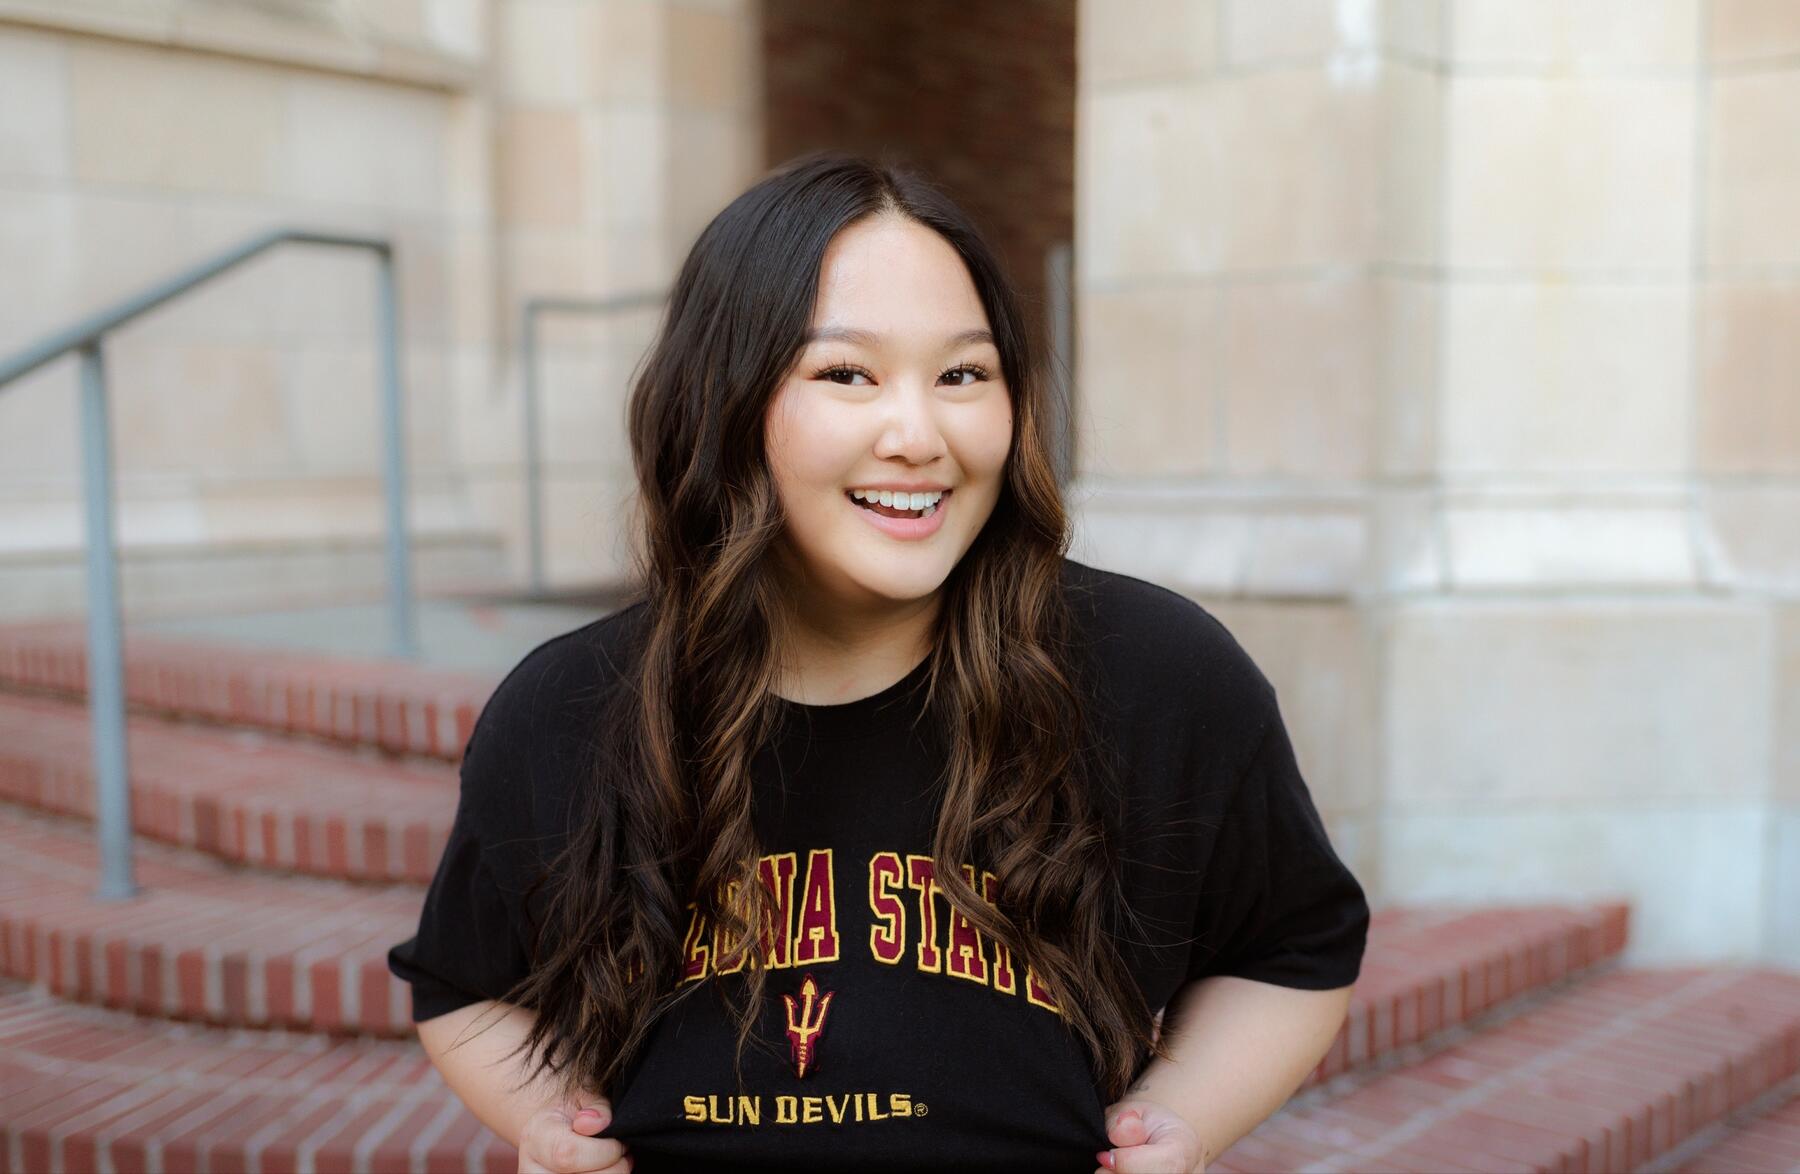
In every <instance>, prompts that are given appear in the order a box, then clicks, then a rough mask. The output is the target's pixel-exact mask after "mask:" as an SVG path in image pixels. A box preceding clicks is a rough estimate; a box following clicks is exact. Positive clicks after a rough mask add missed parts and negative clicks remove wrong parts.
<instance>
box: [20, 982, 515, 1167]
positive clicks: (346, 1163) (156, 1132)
mask: <svg viewBox="0 0 1800 1174" xmlns="http://www.w3.org/2000/svg"><path fill="white" fill-rule="evenodd" d="M518 1168H519V1156H518V1151H517V1150H516V1149H514V1148H513V1147H512V1146H510V1145H508V1144H507V1143H506V1142H505V1141H503V1140H501V1139H500V1137H499V1136H498V1135H496V1134H494V1133H493V1132H491V1131H490V1130H488V1129H487V1127H485V1126H484V1125H482V1124H481V1122H480V1121H479V1120H478V1119H477V1118H476V1117H475V1115H474V1114H472V1113H470V1112H469V1111H468V1110H467V1109H465V1108H464V1107H463V1105H462V1103H461V1102H460V1101H458V1100H457V1099H456V1096H455V1094H454V1093H452V1092H451V1091H450V1089H449V1087H448V1086H447V1085H445V1084H444V1082H443V1080H442V1078H441V1077H439V1076H438V1074H437V1071H436V1070H435V1069H434V1068H432V1066H431V1062H430V1060H429V1059H427V1058H426V1055H425V1053H424V1051H423V1050H421V1049H420V1048H419V1047H418V1046H417V1045H416V1044H413V1043H409V1042H405V1041H401V1040H374V1039H356V1038H343V1037H337V1038H333V1037H327V1036H323V1035H293V1034H289V1033H286V1032H278V1031H277V1032H269V1031H246V1030H235V1031H234V1030H226V1029H221V1028H196V1027H194V1026H192V1025H189V1024H180V1023H168V1022H161V1021H158V1020H156V1019H148V1018H144V1017H141V1016H133V1015H129V1014H126V1013H124V1012H120V1011H109V1010H105V1009H102V1008H98V1007H82V1006H77V1005H74V1004H70V1003H65V1002H62V1001H60V1000H58V999H55V998H53V997H51V996H50V995H48V994H46V993H45V992H43V991H41V990H37V989H34V988H31V987H26V986H23V985H22V984H20V983H16V982H6V981H0V1174H45V1172H46V1171H53V1170H65V1171H86V1170H110V1171H114V1172H116V1174H149V1172H151V1171H157V1170H161V1171H167V1172H170V1174H179V1172H183V1171H199V1170H212V1171H230V1170H258V1171H261V1172H262V1174H277V1172H280V1171H300V1170H311V1171H318V1172H321V1174H322V1172H324V1171H331V1170H343V1171H349V1170H364V1171H409V1170H418V1171H445V1172H450V1171H456V1172H462V1171H489V1172H492V1174H502V1172H505V1174H510V1172H511V1171H514V1170H517V1169H518Z"/></svg>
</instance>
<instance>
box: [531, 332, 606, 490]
mask: <svg viewBox="0 0 1800 1174" xmlns="http://www.w3.org/2000/svg"><path fill="white" fill-rule="evenodd" d="M538 372H539V380H538V394H539V396H540V407H539V412H538V419H539V421H540V423H541V425H542V427H543V434H542V436H541V438H540V444H539V451H540V452H541V453H542V454H543V458H544V461H545V463H546V465H547V466H554V467H558V468H562V469H583V470H588V471H592V470H593V469H594V468H595V467H596V466H598V465H599V464H601V463H603V462H605V463H609V464H610V465H611V466H612V468H613V469H614V470H616V469H617V468H618V456H619V453H620V448H619V441H620V438H621V435H622V433H623V429H624V423H625V395H624V390H623V388H621V387H620V386H619V383H618V381H617V380H616V379H613V378H608V374H609V372H608V365H607V364H604V363H602V362H600V361H598V360H596V359H595V358H594V357H593V356H591V355H586V354H573V355H571V354H568V353H566V352H562V351H551V352H549V353H548V354H541V355H540V356H539V357H538Z"/></svg>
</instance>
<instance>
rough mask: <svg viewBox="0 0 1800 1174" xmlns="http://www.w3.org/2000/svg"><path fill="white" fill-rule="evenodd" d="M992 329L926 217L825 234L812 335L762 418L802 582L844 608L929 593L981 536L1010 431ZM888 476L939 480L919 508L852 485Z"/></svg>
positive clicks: (918, 484) (907, 481) (881, 218)
mask: <svg viewBox="0 0 1800 1174" xmlns="http://www.w3.org/2000/svg"><path fill="white" fill-rule="evenodd" d="M988 335H989V323H988V320H987V315H986V314H985V313H984V312H983V310H982V308H981V300H980V298H979V297H978V296H977V294H976V292H975V283H974V281H973V280H972V279H971V278H970V277H969V272H968V270H967V268H965V267H964V265H963V262H962V258H961V257H959V256H958V255H957V253H956V251H955V250H954V249H952V248H951V247H950V245H949V244H948V243H947V242H946V241H945V240H944V239H943V238H942V237H940V236H938V235H937V234H936V233H935V232H933V231H931V230H930V229H928V228H925V227H923V226H922V225H919V224H917V223H914V222H913V221H911V220H907V219H904V218H902V217H898V216H890V215H878V216H874V217H871V218H869V219H867V220H863V221H859V222H858V223H856V224H853V225H851V226H850V227H848V228H846V229H844V230H843V231H842V232H840V233H839V234H838V235H837V237H836V238H835V239H834V240H833V241H832V243H831V246H830V247H829V248H828V249H827V250H826V253H825V259H824V262H823V264H822V266H821V268H820V274H819V295H818V300H817V305H816V307H815V310H814V317H813V321H812V324H811V331H810V332H809V340H808V342H807V344H806V347H805V348H804V349H803V350H802V351H801V353H800V359H799V361H798V362H797V363H796V364H795V366H794V367H793V369H792V370H790V371H789V372H788V374H787V376H786V378H785V379H784V380H783V382H782V385H781V387H780V388H779V389H778V390H777V392H776V394H775V398H774V400H773V401H772V402H771V403H770V405H769V413H768V416H767V419H766V425H765V428H766V434H765V441H766V444H767V451H768V454H769V462H770V468H771V471H772V473H773V475H774V478H775V484H776V487H777V490H778V492H779V493H780V495H781V501H782V505H783V507H784V508H785V510H786V513H787V519H788V525H787V530H786V532H785V533H784V535H783V537H784V539H785V540H786V542H787V544H788V545H789V546H790V547H791V551H792V553H793V554H794V555H796V556H797V557H798V559H799V561H800V565H801V568H802V570H803V573H804V575H805V579H806V582H805V583H804V584H803V585H802V591H803V593H804V594H808V595H811V594H814V593H818V594H820V595H823V596H826V597H828V598H829V599H830V600H832V601H836V602H839V603H843V604H848V605H849V606H851V607H853V608H854V607H858V606H868V605H870V604H875V605H880V604H881V603H883V602H893V603H897V602H903V601H916V600H920V599H924V598H926V597H928V596H930V595H931V594H932V593H933V592H935V591H937V589H938V588H939V587H940V586H942V585H943V582H944V580H945V579H946V578H947V577H948V576H949V574H950V571H951V569H952V568H954V567H955V566H956V563H957V560H958V559H960V558H962V556H963V552H965V551H966V550H968V549H969V546H970V544H971V543H973V542H974V541H975V535H976V534H977V533H979V532H980V530H981V527H982V525H983V524H984V523H985V522H986V521H987V519H988V515H989V514H991V513H992V512H993V510H994V503H995V501H997V500H998V498H999V495H1000V478H1001V473H1002V470H1003V469H1004V468H1005V465H1006V458H1007V454H1008V451H1009V450H1010V448H1011V445H1012V401H1011V396H1010V392H1009V391H1008V389H1007V386H1006V382H1005V379H1004V378H1003V376H1002V375H1001V373H1000V352H999V351H998V350H997V349H996V348H995V346H994V344H993V342H992V340H991V338H989V337H988ZM883 488H887V489H892V490H901V489H905V490H909V491H912V492H925V491H937V490H942V491H944V496H943V498H942V499H940V500H939V501H938V503H937V507H936V511H935V513H934V515H933V516H931V517H928V518H923V519H921V520H916V521H914V520H892V521H890V520H887V519H885V518H883V517H881V516H879V514H878V512H877V511H872V510H869V509H867V508H865V507H864V506H863V505H860V504H858V503H857V502H856V501H855V500H853V499H852V496H851V491H852V490H867V489H883ZM907 504H910V502H908V503H907ZM888 512H892V510H889V511H888ZM818 602H824V600H818Z"/></svg>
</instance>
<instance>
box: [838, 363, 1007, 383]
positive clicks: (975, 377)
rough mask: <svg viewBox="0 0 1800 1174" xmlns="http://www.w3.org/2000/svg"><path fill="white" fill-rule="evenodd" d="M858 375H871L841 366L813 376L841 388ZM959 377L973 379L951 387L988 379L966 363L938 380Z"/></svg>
mask: <svg viewBox="0 0 1800 1174" xmlns="http://www.w3.org/2000/svg"><path fill="white" fill-rule="evenodd" d="M858 375H861V376H863V377H864V378H868V375H869V373H868V372H867V371H864V370H863V369H862V368H860V367H841V366H840V367H826V368H824V369H823V370H821V371H818V372H817V373H815V374H814V375H813V378H814V379H828V380H830V381H831V382H833V383H836V384H838V385H840V386H848V385H849V381H850V380H852V379H854V378H856V377H857V376H858ZM958 375H968V376H971V378H970V379H969V381H968V382H966V383H965V382H962V381H961V380H958V381H956V382H954V383H952V385H951V386H953V387H967V386H969V384H970V383H978V382H980V381H981V380H983V379H986V378H987V377H988V375H987V371H986V369H984V368H982V367H978V366H976V365H975V364H973V363H964V364H962V365H961V366H958V367H952V368H950V369H949V370H948V371H945V372H943V374H941V375H939V376H938V378H939V379H945V378H951V377H954V376H958Z"/></svg>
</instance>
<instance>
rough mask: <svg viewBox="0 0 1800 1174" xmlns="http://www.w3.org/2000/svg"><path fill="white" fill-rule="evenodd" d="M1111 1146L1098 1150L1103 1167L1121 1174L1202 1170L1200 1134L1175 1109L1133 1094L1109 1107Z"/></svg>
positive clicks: (1198, 1173)
mask: <svg viewBox="0 0 1800 1174" xmlns="http://www.w3.org/2000/svg"><path fill="white" fill-rule="evenodd" d="M1106 1139H1107V1140H1108V1141H1110V1142H1112V1143H1113V1148H1112V1149H1110V1150H1101V1151H1100V1152H1099V1153H1097V1154H1095V1155H1094V1157H1095V1159H1096V1160H1097V1161H1098V1162H1099V1163H1100V1166H1101V1169H1102V1170H1113V1171H1119V1172H1120V1174H1203V1172H1204V1170H1205V1168H1206V1167H1205V1164H1204V1159H1205V1156H1206V1155H1205V1154H1204V1153H1203V1152H1202V1148H1201V1145H1200V1135H1199V1134H1198V1133H1196V1132H1195V1131H1194V1127H1193V1126H1192V1125H1189V1124H1188V1123H1187V1120H1186V1119H1185V1118H1183V1117H1182V1116H1181V1115H1180V1114H1179V1113H1177V1112H1175V1110H1173V1109H1171V1108H1169V1107H1168V1106H1167V1105H1163V1104H1160V1103H1158V1102H1156V1101H1152V1100H1147V1099H1145V1098H1143V1097H1134V1098H1131V1099H1129V1100H1123V1101H1119V1102H1118V1103H1117V1104H1114V1105H1110V1106H1108V1107H1107V1110H1106Z"/></svg>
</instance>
